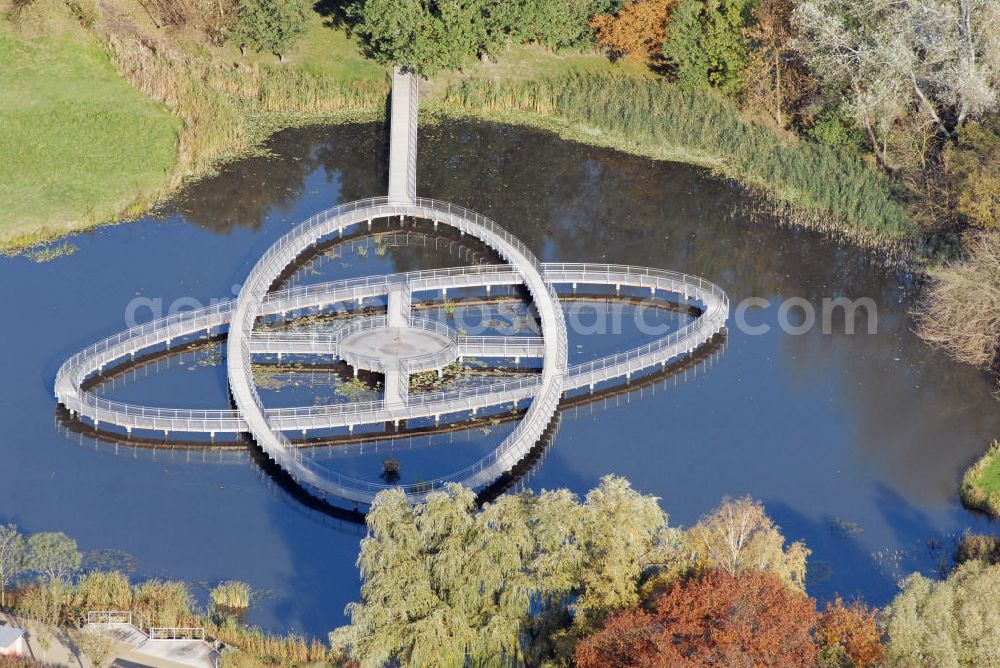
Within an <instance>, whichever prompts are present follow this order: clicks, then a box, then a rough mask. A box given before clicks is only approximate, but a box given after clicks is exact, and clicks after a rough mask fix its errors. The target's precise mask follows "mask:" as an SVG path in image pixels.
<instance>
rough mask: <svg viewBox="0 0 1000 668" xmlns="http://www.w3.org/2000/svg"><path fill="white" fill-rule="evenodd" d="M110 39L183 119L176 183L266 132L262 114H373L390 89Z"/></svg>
mask: <svg viewBox="0 0 1000 668" xmlns="http://www.w3.org/2000/svg"><path fill="white" fill-rule="evenodd" d="M107 45H108V50H109V52H110V54H111V60H112V62H113V63H114V65H115V67H116V68H117V69H118V71H119V72H120V73H121V74H122V75H123V76H124V77H125V78H126V79H127V80H128V81H129V82H130V83H131V84H132V85H133V86H135V87H137V88H139V89H140V90H142V91H143V92H144V93H146V94H147V95H149V96H150V97H151V98H153V99H154V100H157V101H159V102H162V103H163V104H165V105H166V106H167V107H168V108H170V109H171V111H173V113H174V114H175V115H177V116H178V117H180V118H181V120H182V121H183V122H184V127H183V129H182V131H181V134H180V137H179V138H178V161H177V166H176V168H175V170H174V177H175V178H174V184H173V185H176V183H177V182H179V181H180V180H181V179H183V178H185V177H188V176H191V175H198V174H202V173H205V172H207V171H209V170H210V169H211V168H212V167H213V166H214V165H216V164H217V163H218V162H219V160H220V159H225V158H227V157H231V156H235V155H240V154H242V153H245V152H246V151H247V150H248V149H249V148H251V147H252V146H253V145H254V144H255V143H257V142H259V141H260V140H261V139H263V137H264V136H265V135H266V132H265V131H261V129H260V128H259V127H257V126H258V124H259V123H260V116H262V115H268V114H283V115H286V116H288V115H294V116H297V117H299V118H316V119H321V118H325V117H329V116H332V115H336V114H340V113H351V114H359V115H375V114H379V113H381V112H382V111H383V110H384V108H385V101H386V96H387V95H388V91H389V83H388V80H386V81H382V82H379V81H353V80H338V79H334V78H332V77H328V76H322V75H317V74H311V73H308V72H302V71H296V70H290V69H287V68H279V67H277V66H268V65H243V66H235V65H224V64H221V63H217V62H212V61H210V60H207V59H204V58H198V57H195V56H190V55H186V54H182V53H180V52H177V51H174V50H171V49H169V48H166V47H162V48H157V49H154V48H151V47H150V46H148V45H146V44H145V43H144V42H142V41H141V40H139V39H135V38H123V37H119V36H115V35H111V36H109V37H108V38H107ZM267 129H268V130H273V129H274V127H273V126H268V127H267Z"/></svg>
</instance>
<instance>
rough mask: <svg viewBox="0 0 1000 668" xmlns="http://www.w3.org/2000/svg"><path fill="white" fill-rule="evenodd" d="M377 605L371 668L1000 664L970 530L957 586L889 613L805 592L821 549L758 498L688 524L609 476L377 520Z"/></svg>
mask: <svg viewBox="0 0 1000 668" xmlns="http://www.w3.org/2000/svg"><path fill="white" fill-rule="evenodd" d="M367 522H368V536H367V538H365V539H364V540H363V541H362V544H361V555H360V557H359V559H358V566H359V567H360V569H361V575H362V577H363V584H362V589H361V600H360V601H359V602H358V603H355V604H352V605H351V606H350V607H349V612H350V614H351V618H352V623H351V625H350V626H348V627H344V628H341V629H337V630H336V631H335V632H333V633H331V635H330V641H331V644H332V646H333V647H334V648H336V649H338V650H339V651H341V652H343V653H344V654H345V655H346V656H349V657H351V658H353V659H354V660H356V661H358V662H359V663H360V665H361V666H365V667H367V666H372V667H375V666H383V665H396V664H398V665H407V666H431V665H434V666H440V665H455V666H463V665H497V666H507V665H547V666H564V665H576V666H580V667H581V668H590V667H594V668H596V667H600V668H614V667H619V666H620V667H622V668H625V667H626V666H627V667H630V668H631V667H636V666H650V667H652V666H672V667H674V666H683V667H688V668H696V667H699V666H751V665H753V666H802V667H803V668H804V667H806V666H810V667H812V666H820V667H821V668H849V667H852V666H857V667H862V666H876V665H880V666H881V665H884V666H893V667H899V668H903V667H904V666H905V667H909V666H914V665H941V666H944V665H954V666H986V665H996V661H995V657H996V651H997V648H1000V625H997V624H995V623H993V621H992V620H994V619H995V617H996V615H997V614H1000V602H998V601H1000V598H998V597H997V596H996V588H997V587H1000V566H998V565H996V562H997V560H998V556H997V555H998V554H1000V547H997V540H996V539H992V538H988V537H977V536H968V537H966V539H965V540H963V542H962V545H961V546H960V548H959V552H958V554H957V555H956V556H957V560H958V561H959V566H958V567H957V568H956V570H955V571H954V572H953V573H952V574H951V575H950V576H949V577H948V578H947V579H944V580H941V581H934V580H930V579H928V578H926V577H923V576H921V575H913V576H911V577H909V578H907V579H906V580H905V581H904V582H903V583H902V585H901V587H902V590H901V592H900V594H899V595H898V596H897V597H896V599H895V600H893V601H892V603H891V604H890V605H889V606H888V607H887V608H886V609H885V610H882V611H879V610H877V609H874V608H871V607H868V606H867V605H865V604H864V603H863V602H861V601H850V602H845V601H844V600H842V599H841V598H839V597H835V598H834V599H833V600H831V601H829V602H827V603H825V604H824V605H823V606H818V605H817V602H816V601H815V600H814V599H812V598H810V597H809V596H808V594H807V593H806V591H805V586H806V584H805V583H806V562H807V558H808V555H809V550H808V549H807V548H806V547H805V545H803V544H802V543H800V542H795V543H791V544H788V543H786V540H785V538H784V536H782V534H781V530H780V527H778V526H776V525H775V524H774V523H773V521H772V520H771V519H770V518H769V517H768V516H767V514H766V513H765V511H764V508H763V507H762V506H761V505H760V504H759V503H756V502H754V501H752V500H751V499H737V500H728V499H727V500H724V501H723V503H722V504H721V505H720V506H719V507H718V508H716V509H715V510H713V511H712V512H710V513H708V514H707V515H705V516H704V517H703V518H702V519H701V520H699V521H698V523H697V524H695V525H694V526H692V527H690V528H688V529H680V528H676V527H672V526H670V525H669V524H668V522H667V516H666V514H665V513H664V512H663V511H662V509H661V508H660V507H659V504H658V502H657V500H656V499H655V498H653V497H649V496H645V495H642V494H640V493H638V492H636V491H635V490H633V489H632V488H631V487H630V485H629V484H628V483H627V482H626V481H625V480H623V479H621V478H615V477H607V478H604V479H603V480H602V481H601V484H600V486H599V487H597V488H596V489H594V490H592V491H591V492H590V493H588V494H587V496H586V497H585V498H584V499H582V500H581V499H578V498H577V497H576V496H574V495H573V494H571V493H569V492H568V491H566V490H556V491H549V492H542V493H540V494H533V493H530V492H528V493H524V494H520V495H510V496H504V497H501V498H500V499H498V500H496V501H495V502H493V503H490V504H486V505H485V506H483V507H482V509H478V508H477V507H476V504H475V498H474V495H473V494H472V493H471V492H470V491H468V490H465V489H463V488H461V487H458V486H453V487H451V488H450V489H448V490H447V491H444V492H437V493H434V494H432V495H430V496H429V497H428V499H427V502H426V503H424V504H421V505H419V506H416V507H411V506H410V505H408V504H407V503H406V501H405V499H404V498H403V496H402V494H401V493H399V492H396V491H390V492H385V493H383V494H381V495H379V497H378V498H377V499H376V501H375V504H374V506H373V507H372V510H371V512H370V513H369V515H368V519H367Z"/></svg>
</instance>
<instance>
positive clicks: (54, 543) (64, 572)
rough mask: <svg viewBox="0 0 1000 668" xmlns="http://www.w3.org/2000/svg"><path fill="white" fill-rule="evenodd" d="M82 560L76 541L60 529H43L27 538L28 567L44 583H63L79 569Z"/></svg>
mask: <svg viewBox="0 0 1000 668" xmlns="http://www.w3.org/2000/svg"><path fill="white" fill-rule="evenodd" d="M82 560H83V555H82V554H80V551H79V550H78V549H77V547H76V541H75V540H73V539H72V538H70V537H69V536H67V535H66V534H64V533H62V532H61V531H43V532H42V533H36V534H33V535H31V536H30V537H29V538H28V568H29V569H30V570H32V571H34V572H35V573H38V575H39V576H41V578H42V580H43V581H44V582H45V583H46V584H50V585H52V584H56V583H59V584H61V583H64V582H65V581H66V580H68V579H69V577H70V576H71V575H72V574H73V573H75V572H76V571H77V570H79V568H80V563H81V561H82Z"/></svg>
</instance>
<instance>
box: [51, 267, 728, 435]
mask: <svg viewBox="0 0 1000 668" xmlns="http://www.w3.org/2000/svg"><path fill="white" fill-rule="evenodd" d="M543 271H544V276H545V277H546V278H547V279H548V280H551V281H553V282H557V283H569V282H573V281H577V282H580V283H584V284H588V283H589V284H598V283H599V284H612V283H614V282H615V281H621V282H622V283H623V284H629V285H635V284H639V283H641V281H640V280H637V279H640V278H645V277H652V278H654V279H655V280H656V289H657V290H671V291H675V292H680V293H688V294H691V295H693V296H695V297H699V298H700V299H701V300H702V301H703V302H705V303H710V308H709V309H708V310H707V311H706V312H705V313H704V314H703V315H702V317H701V318H699V319H698V320H696V321H695V322H693V323H690V324H688V325H686V326H685V327H684V328H682V329H680V330H678V331H676V332H674V333H672V334H671V335H669V337H665V338H663V339H659V340H657V341H654V342H651V343H649V344H646V345H644V346H640V347H638V348H635V349H632V350H628V351H623V352H620V353H617V354H615V355H612V356H609V357H606V358H603V359H601V360H597V361H592V362H587V363H584V364H578V365H574V366H571V367H569V368H568V369H567V376H566V385H567V388H569V389H572V388H575V387H582V386H584V385H587V384H589V383H592V382H597V381H600V380H604V379H607V378H613V377H615V374H616V373H617V372H616V371H615V370H616V369H618V370H619V371H621V369H622V368H623V367H626V366H627V365H628V364H629V363H630V362H635V361H636V360H638V359H639V358H641V357H643V356H646V355H650V354H655V353H656V352H657V351H662V350H664V349H666V348H668V347H670V346H672V345H677V344H680V343H682V342H684V341H687V339H689V338H691V341H689V342H688V343H689V345H688V346H686V347H688V348H689V347H692V346H693V347H697V345H700V344H701V343H702V342H703V340H700V339H705V338H710V337H702V336H699V334H700V333H701V332H706V331H707V332H711V334H714V333H715V332H717V331H719V329H721V327H722V326H723V325H724V324H725V321H726V319H727V318H728V301H727V299H726V297H725V293H724V292H723V291H722V290H721V289H720V288H718V286H715V285H713V284H711V283H709V282H708V281H704V280H703V279H700V278H699V277H696V276H690V275H686V274H681V273H678V272H672V271H667V270H659V269H647V268H643V267H632V266H625V265H605V264H581V263H558V264H557V263H549V264H545V265H543ZM483 275H487V276H490V277H498V276H503V277H505V278H504V279H503V280H514V278H515V272H513V270H511V269H510V268H509V267H506V266H503V265H485V266H482V267H460V268H452V269H447V270H429V271H420V272H412V273H410V274H404V275H403V276H404V277H406V279H407V280H408V281H411V282H418V283H420V284H421V285H423V287H424V289H434V288H436V287H438V286H439V285H441V284H442V283H441V282H442V281H445V280H446V279H448V278H458V279H461V282H464V279H466V278H469V277H471V276H479V277H480V278H482V277H483ZM376 279H377V280H376ZM376 279H366V280H365V282H366V283H367V284H369V285H374V284H381V285H388V284H389V283H391V282H392V280H389V279H388V278H387V277H376ZM357 282H358V281H357V280H356V279H348V280H346V281H335V282H333V283H331V284H330V285H336V286H341V287H342V286H344V285H345V284H348V283H357ZM317 289H318V290H320V291H326V292H328V293H330V294H335V292H336V291H335V290H333V289H332V288H326V287H324V286H323V285H320V286H311V287H310V288H308V290H313V291H316V290H317ZM292 292H294V293H297V294H302V289H299V288H296V289H294V290H289V291H283V292H282V293H276V295H285V294H288V293H292ZM699 293H704V294H699ZM712 297H714V298H715V299H714V300H713V299H712ZM270 302H271V303H272V305H281V304H282V301H281V299H277V298H275V299H271V300H270ZM229 307H230V304H228V303H227V304H220V305H216V306H213V307H210V308H209V309H206V310H211V311H212V312H216V313H226V312H228V311H229V310H230V308H229ZM191 313H195V312H191ZM183 315H185V314H179V315H178V316H172V317H171V318H165V319H163V320H161V321H157V323H156V324H155V326H153V327H152V328H151V327H150V324H152V323H147V324H146V325H143V326H140V327H137V328H133V330H129V331H130V332H134V331H141V332H142V333H145V334H151V335H155V336H154V338H155V339H157V340H159V339H162V338H163V337H162V335H161V334H158V333H157V332H159V330H160V329H162V328H163V327H165V326H169V325H175V324H177V323H178V322H183V321H185V318H183V317H182V316H183ZM196 315H198V314H197V313H196ZM194 319H195V320H202V319H203V318H202V317H201V316H199V317H197V318H194ZM431 322H434V321H431ZM358 326H359V325H355V327H358ZM441 327H446V325H443V324H442V325H441ZM269 336H274V337H291V336H293V334H292V333H285V334H278V333H270V332H254V334H253V339H252V341H254V340H257V338H258V337H265V338H266V337H269ZM294 336H301V337H317V338H321V337H322V336H330V337H331V340H333V339H336V340H339V339H338V338H337V334H336V333H333V334H324V335H320V334H315V333H310V334H301V335H294ZM465 338H466V339H469V340H474V338H475V337H465ZM487 338H489V337H487ZM497 338H503V339H505V340H509V341H517V342H518V344H520V339H529V340H536V341H537V340H538V339H537V337H497ZM122 340H125V341H128V340H129V336H125V333H121V334H117V335H115V336H113V337H109V338H108V339H105V341H104V342H99V343H98V344H95V345H94V346H90V347H89V348H88V350H106V349H108V348H109V347H110V345H111V344H112V343H117V342H119V341H122ZM105 342H107V344H106V345H102V344H105ZM143 342H144V340H143V339H142V338H139V339H137V340H136V341H135V342H133V343H131V344H130V347H131V346H132V345H135V346H136V347H140V346H141V345H142V343H143ZM681 347H685V346H681ZM515 351H516V348H515V350H514V351H509V352H511V353H513V352H515ZM681 352H683V351H681ZM127 354H128V351H127V350H126V351H122V352H121V355H120V356H124V355H127ZM80 358H81V355H79V354H78V355H76V356H74V358H72V360H80ZM67 364H69V363H67ZM90 366H96V365H92V364H84V367H90ZM65 368H66V365H64V369H63V370H61V371H60V374H61V375H64V374H65V373H66V372H65ZM633 371H634V369H633ZM89 372H90V369H89V368H87V369H86V370H85V372H84V373H75V374H71V375H73V376H74V377H81V378H82V376H85V375H86V373H89ZM624 373H625V371H621V373H617V375H624ZM537 384H538V379H537V378H528V379H520V380H515V381H507V382H501V383H495V384H492V385H488V386H479V387H477V388H468V389H465V390H462V391H460V392H456V391H441V392H437V393H425V394H421V395H416V396H414V397H411V398H410V402H409V403H410V407H411V410H412V411H413V412H414V413H415V414H416V412H417V411H419V409H420V408H421V407H422V406H428V405H431V404H439V405H438V406H437V407H435V410H440V411H441V412H449V411H447V410H442V409H441V406H440V404H444V403H454V404H455V405H456V406H467V407H469V408H471V407H474V406H476V405H481V404H480V402H479V401H477V399H478V398H481V397H485V396H489V397H499V396H501V395H503V394H505V393H513V394H517V393H518V392H520V393H521V394H526V393H530V391H533V388H534V387H535V386H536V385H537ZM57 385H58V383H57ZM80 397H81V400H82V401H81V402H78V403H77V404H76V405H75V409H76V410H78V412H82V413H84V414H85V415H88V416H89V417H91V418H94V417H95V416H96V417H98V418H99V419H101V420H102V421H106V422H109V423H114V424H121V426H128V424H133V425H138V424H142V423H143V421H144V420H148V421H150V422H151V423H152V422H158V423H167V424H164V425H163V426H166V427H168V428H170V429H172V430H180V431H185V430H190V431H205V432H207V431H213V430H215V431H227V430H229V431H240V430H244V429H245V424H244V423H243V421H242V418H241V417H240V415H239V413H238V412H237V411H232V410H195V409H169V408H148V407H144V406H135V405H129V404H124V403H121V402H113V401H109V400H106V399H103V398H100V397H96V396H95V395H93V394H91V393H82V392H81V393H80ZM60 399H61V400H62V399H63V397H60ZM64 403H65V404H66V405H67V407H68V408H70V409H74V405H73V403H72V402H71V401H70V400H69V397H67V400H66V401H64ZM81 403H82V404H83V406H86V407H87V408H89V410H81V408H83V406H81ZM383 409H384V404H383V402H381V401H369V402H351V403H345V404H333V405H328V406H308V407H301V408H288V409H269V410H268V415H269V417H272V418H275V419H276V420H277V422H278V423H279V424H280V427H281V428H282V429H294V428H300V425H299V424H298V423H297V422H296V419H297V418H301V419H302V421H303V422H302V424H303V425H306V426H329V425H328V423H326V424H325V423H324V422H323V421H322V419H323V418H324V417H326V418H330V417H333V416H344V415H349V414H352V415H353V418H352V420H353V421H354V423H355V424H361V423H363V422H364V420H366V419H373V420H377V415H378V413H379V412H380V411H382V410H383ZM456 410H460V409H458V408H456ZM123 418H133V419H123Z"/></svg>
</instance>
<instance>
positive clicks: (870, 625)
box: [815, 596, 886, 668]
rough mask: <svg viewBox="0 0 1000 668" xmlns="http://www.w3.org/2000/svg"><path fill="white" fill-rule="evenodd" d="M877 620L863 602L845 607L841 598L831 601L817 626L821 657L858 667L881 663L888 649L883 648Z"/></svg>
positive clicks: (873, 611)
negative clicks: (844, 660)
mask: <svg viewBox="0 0 1000 668" xmlns="http://www.w3.org/2000/svg"><path fill="white" fill-rule="evenodd" d="M877 617H878V613H877V611H876V610H875V609H874V608H869V607H868V606H866V605H865V604H864V603H861V602H860V601H855V602H854V603H852V604H850V605H844V601H843V600H841V598H840V597H839V596H838V597H837V598H836V599H834V600H833V601H832V602H828V603H827V604H826V608H825V609H824V610H823V612H822V614H820V616H819V622H818V624H817V625H816V632H815V635H816V640H817V644H818V645H819V649H820V654H821V655H822V656H824V657H826V658H827V659H828V660H829V659H833V658H835V657H836V658H837V659H838V660H840V661H841V664H844V665H848V666H857V668H867V666H877V665H879V664H881V663H882V660H883V659H885V654H886V649H885V647H883V646H882V642H881V636H882V634H881V632H880V631H879V628H878V618H877ZM843 659H846V660H847V661H846V662H843V661H842V660H843ZM831 663H832V662H831Z"/></svg>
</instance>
